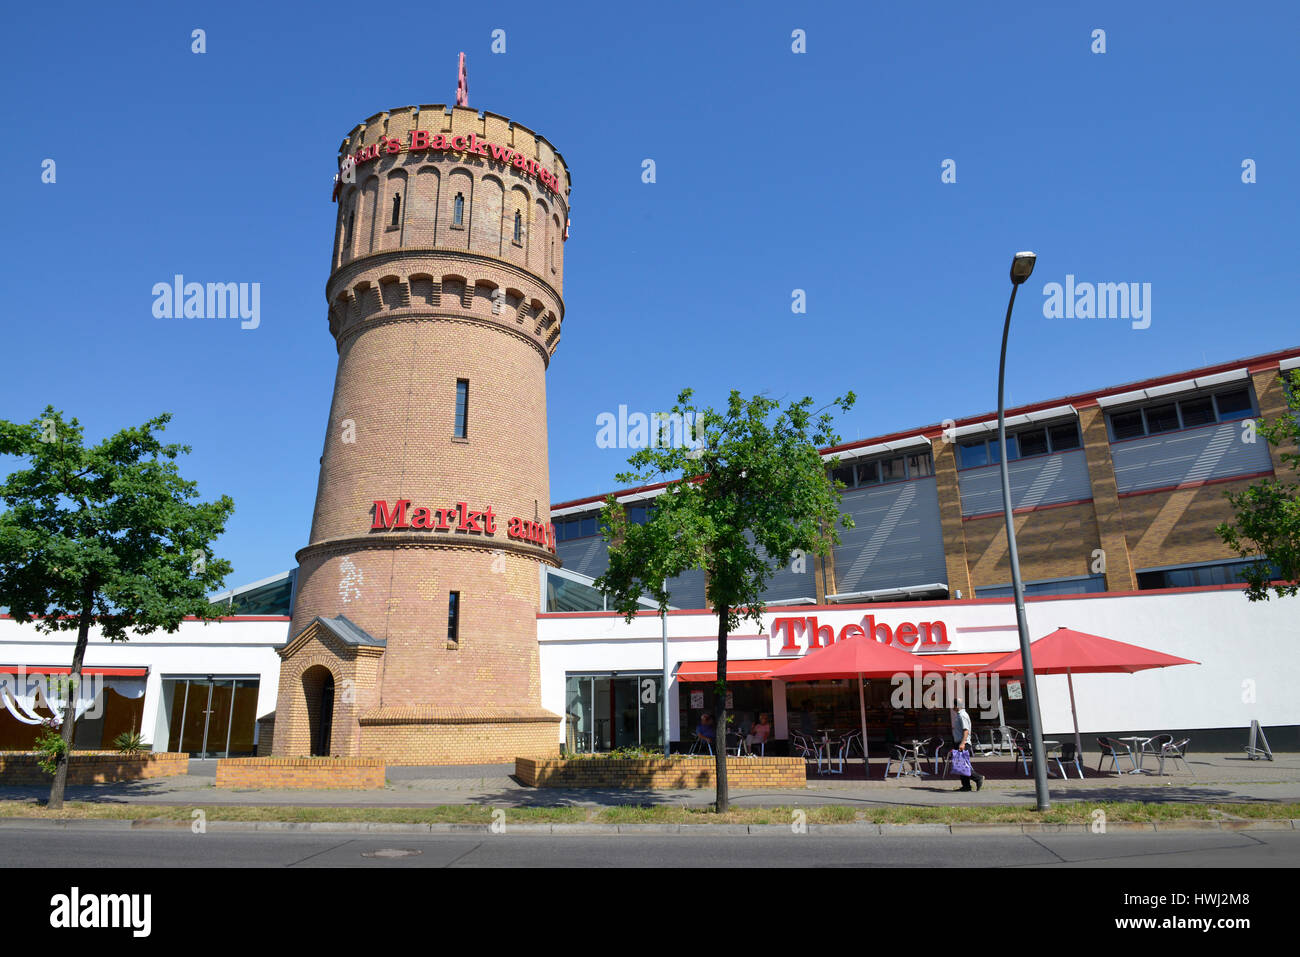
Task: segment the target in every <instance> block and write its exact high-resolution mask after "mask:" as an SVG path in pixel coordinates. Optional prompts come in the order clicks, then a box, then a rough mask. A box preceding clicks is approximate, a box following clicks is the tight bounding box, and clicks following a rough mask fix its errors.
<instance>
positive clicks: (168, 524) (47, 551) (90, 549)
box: [0, 406, 235, 808]
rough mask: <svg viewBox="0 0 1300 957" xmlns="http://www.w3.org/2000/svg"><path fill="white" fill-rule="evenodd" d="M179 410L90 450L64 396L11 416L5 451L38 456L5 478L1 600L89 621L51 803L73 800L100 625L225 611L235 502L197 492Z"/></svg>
mask: <svg viewBox="0 0 1300 957" xmlns="http://www.w3.org/2000/svg"><path fill="white" fill-rule="evenodd" d="M170 420H171V416H170V415H169V414H163V415H159V416H157V417H156V418H153V419H150V420H149V421H147V422H145V423H144V424H143V425H141V426H139V427H137V428H125V429H122V430H121V431H120V432H118V433H117V434H116V435H113V436H110V437H108V438H106V439H104V440H103V441H102V442H100V443H99V444H98V445H96V446H93V447H90V448H87V447H85V446H84V445H83V444H82V428H81V425H80V424H79V423H78V422H77V420H76V419H72V420H71V421H69V422H65V421H64V420H63V414H62V413H61V412H56V411H55V410H54V408H53V407H52V406H49V407H46V409H45V412H44V414H43V415H42V416H41V417H40V418H38V419H35V420H33V421H32V422H30V423H27V424H20V423H14V422H8V421H5V420H3V419H0V454H3V455H15V456H19V457H21V458H24V459H27V460H28V462H29V467H28V468H24V469H19V470H18V471H15V472H13V473H12V474H10V475H9V476H8V477H7V478H6V479H4V481H3V482H2V483H0V503H3V506H4V507H5V508H6V509H7V511H0V606H7V607H8V609H9V612H10V614H11V615H12V616H13V618H14V620H15V621H18V622H22V623H27V622H32V621H35V623H36V628H37V630H38V631H43V632H49V633H52V632H58V631H70V630H72V629H74V628H75V629H76V630H77V644H76V648H75V650H74V651H73V653H72V668H71V673H70V676H69V681H68V686H69V690H68V693H67V703H66V706H65V708H64V711H63V721H62V741H63V747H62V749H61V750H60V752H59V755H58V763H57V765H56V768H55V773H54V783H53V784H52V785H51V787H50V803H49V806H50V807H51V808H60V807H62V806H63V791H64V785H65V784H66V782H67V776H68V752H69V751H70V750H71V746H72V732H73V724H74V720H75V706H76V698H77V694H76V688H77V686H78V685H79V684H80V681H81V664H82V660H83V659H84V657H85V653H86V644H87V639H88V637H89V634H90V626H91V624H92V623H95V624H98V625H99V628H100V631H101V633H102V634H103V635H104V637H106V638H108V639H109V640H111V641H126V640H128V638H129V637H130V634H128V632H129V633H133V634H140V635H147V634H149V633H151V632H153V631H156V630H158V629H160V628H161V629H162V630H164V631H168V632H174V631H175V630H176V629H177V628H178V627H179V626H180V623H181V621H182V620H183V619H184V618H185V617H186V616H196V617H198V618H203V619H213V618H218V617H220V614H221V608H220V607H219V606H214V605H211V604H209V603H208V601H207V597H206V595H207V592H208V591H209V590H210V589H213V588H218V587H220V586H221V584H222V582H223V581H224V579H225V576H226V575H228V574H229V573H230V563H229V562H227V561H225V560H224V559H217V558H212V557H210V556H209V555H208V545H209V543H210V542H211V541H212V540H213V539H215V538H216V537H217V536H219V535H220V534H221V533H222V532H223V531H225V523H226V520H227V519H228V518H229V517H230V514H231V513H232V512H233V511H234V507H235V506H234V502H232V501H231V500H230V498H228V497H227V496H224V495H223V496H221V497H220V498H219V499H217V500H216V501H213V502H192V501H191V500H192V499H195V498H197V497H198V491H197V486H196V483H194V482H188V481H186V480H185V479H183V478H182V477H181V475H180V473H179V471H178V470H177V467H176V458H177V456H179V455H180V454H182V453H188V452H189V451H190V449H189V447H188V446H183V445H164V444H163V443H162V442H161V441H160V440H159V438H158V435H157V434H158V433H161V432H162V431H163V429H164V428H165V427H166V425H167V423H168V422H169V421H170Z"/></svg>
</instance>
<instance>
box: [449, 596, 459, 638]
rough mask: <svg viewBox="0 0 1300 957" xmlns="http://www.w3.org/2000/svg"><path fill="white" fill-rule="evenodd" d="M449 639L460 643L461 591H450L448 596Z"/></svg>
mask: <svg viewBox="0 0 1300 957" xmlns="http://www.w3.org/2000/svg"><path fill="white" fill-rule="evenodd" d="M447 641H449V642H451V643H452V644H453V645H454V644H459V643H460V592H458V591H453V592H449V593H448V598H447Z"/></svg>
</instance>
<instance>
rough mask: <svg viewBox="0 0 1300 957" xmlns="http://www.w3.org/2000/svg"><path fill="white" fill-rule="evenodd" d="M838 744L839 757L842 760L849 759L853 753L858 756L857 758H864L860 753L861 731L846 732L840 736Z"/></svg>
mask: <svg viewBox="0 0 1300 957" xmlns="http://www.w3.org/2000/svg"><path fill="white" fill-rule="evenodd" d="M839 743H840V757H841V758H842V759H848V758H851V757H853V755H854V754H855V753H856V754H858V755H859V756H864V755H863V753H862V732H861V731H846V732H845V733H844V734H842V735H841V736H840V740H839Z"/></svg>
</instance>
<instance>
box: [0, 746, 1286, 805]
mask: <svg viewBox="0 0 1300 957" xmlns="http://www.w3.org/2000/svg"><path fill="white" fill-rule="evenodd" d="M1188 764H1189V766H1190V768H1191V773H1188V772H1187V771H1183V770H1179V771H1178V772H1172V771H1171V772H1170V773H1168V774H1166V775H1165V776H1163V777H1160V776H1157V775H1154V774H1150V775H1135V774H1124V775H1115V774H1106V773H1103V774H1098V773H1097V772H1096V770H1095V768H1096V766H1097V757H1096V755H1093V756H1092V763H1091V766H1089V767H1087V776H1086V777H1085V779H1084V780H1082V781H1081V780H1079V779H1078V778H1071V779H1069V780H1066V781H1062V780H1061V779H1059V778H1049V781H1048V784H1049V790H1050V795H1051V799H1052V800H1053V801H1054V802H1059V801H1140V802H1157V803H1171V802H1192V803H1225V802H1233V803H1259V802H1262V803H1270V802H1296V801H1300V754H1294V753H1287V754H1279V755H1278V756H1277V758H1276V760H1274V761H1271V762H1270V761H1249V760H1247V759H1246V758H1245V757H1243V756H1241V755H1239V754H1236V753H1232V754H1204V755H1196V756H1194V757H1189V758H1188ZM1085 766H1086V765H1085ZM1053 767H1054V766H1053ZM976 768H977V769H978V770H980V771H981V772H982V773H984V774H986V775H987V777H988V781H987V782H986V783H985V785H984V788H983V790H981V791H978V792H974V791H973V792H970V793H962V792H960V791H958V790H956V788H957V787H958V783H959V782H958V781H957V780H956V779H954V778H947V779H944V778H934V777H924V778H915V777H904V778H901V779H895V778H893V777H892V776H891V777H890V778H889V780H888V781H884V780H881V779H880V777H879V775H880V774H881V772H882V771H883V769H884V762H883V760H882V761H879V762H875V761H873V762H872V767H871V773H872V775H873V778H872V780H870V781H864V780H863V778H862V764H861V762H860V761H859V762H856V763H855V766H852V767H850V768H849V769H847V771H846V774H845V775H838V774H835V775H832V774H823V775H821V776H820V777H819V776H817V775H816V774H815V773H813V772H815V767H814V769H813V772H810V775H809V781H808V786H807V787H806V788H804V789H802V790H797V789H780V790H775V789H773V790H747V789H732V791H731V802H732V804H734V805H735V806H737V807H785V806H791V805H799V806H804V807H811V806H815V805H835V804H837V805H846V806H854V807H871V806H890V805H894V806H982V805H984V806H986V805H1012V806H1015V805H1032V804H1033V803H1034V801H1035V793H1034V782H1033V778H1032V777H1029V778H1027V777H1025V776H1024V774H1023V772H1022V771H1021V769H1020V766H1019V765H1018V764H1014V765H1013V763H1012V762H1010V761H1009V760H1007V759H1002V760H1001V761H999V760H998V759H987V758H986V759H980V760H977V762H976ZM513 771H514V767H513V765H473V766H440V767H392V768H389V769H388V785H387V786H386V787H385V788H383V789H382V790H373V791H362V790H348V791H343V790H330V791H297V790H254V789H225V788H223V789H221V790H218V789H217V788H216V787H214V786H213V780H214V776H215V773H216V771H215V762H213V761H191V762H190V773H189V774H184V775H178V776H176V777H169V778H153V779H150V780H147V781H137V782H132V783H127V784H103V785H92V786H82V787H69V788H68V789H67V793H66V797H67V800H69V801H93V802H105V803H127V804H164V805H183V806H188V807H201V806H212V805H227V806H229V805H247V806H252V805H261V806H267V805H278V806H283V807H403V808H409V807H436V806H440V805H466V804H486V805H492V806H498V807H510V806H514V807H554V806H572V807H599V806H617V805H675V806H678V807H682V806H689V807H703V806H707V805H709V804H711V803H712V802H713V791H712V789H704V790H672V791H652V790H648V789H612V788H529V787H525V786H523V785H521V784H519V783H518V782H517V781H515V780H514V778H512V777H511V774H512V772H513ZM48 794H49V788H47V787H0V800H24V799H32V798H36V799H44V798H45V797H47V796H48Z"/></svg>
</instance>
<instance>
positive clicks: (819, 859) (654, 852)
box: [0, 825, 1300, 868]
mask: <svg viewBox="0 0 1300 957" xmlns="http://www.w3.org/2000/svg"><path fill="white" fill-rule="evenodd" d="M33 855H35V856H36V857H38V858H40V859H43V860H57V861H59V863H60V866H61V867H70V868H86V867H128V868H129V867H766V866H770V867H950V866H980V867H1177V868H1189V867H1208V868H1214V867H1298V866H1300V832H1296V831H1251V832H1248V833H1247V832H1216V831H1208V832H1205V831H1188V832H1186V833H1180V832H1172V833H1163V834H1162V833H1134V832H1128V833H1111V834H1096V835H1093V834H1087V835H1081V834H1033V835H1029V834H1021V835H979V836H957V835H891V836H887V837H882V836H871V835H855V834H848V833H845V834H812V833H808V834H800V835H796V834H786V835H771V836H768V835H743V836H730V835H710V834H706V833H701V834H698V835H697V834H688V835H644V836H643V835H627V834H619V835H590V836H588V835H582V834H565V835H538V834H516V835H511V834H510V833H509V832H508V831H507V833H505V834H499V835H482V834H477V835H458V834H448V835H441V834H434V835H419V834H406V833H393V834H375V833H369V834H367V833H355V834H350V833H347V832H338V833H329V834H319V833H293V832H285V833H274V832H251V831H249V832H241V831H209V832H208V833H206V834H193V833H191V832H190V831H189V830H188V829H185V828H123V827H95V826H79V827H75V828H60V827H50V826H45V825H31V826H21V827H14V826H10V827H6V828H4V829H2V830H0V860H6V861H23V860H31V859H32V857H33Z"/></svg>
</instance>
